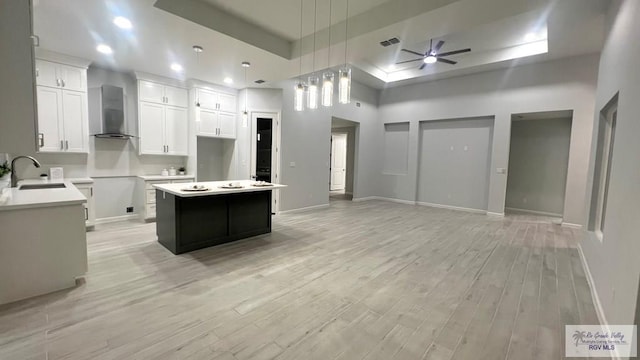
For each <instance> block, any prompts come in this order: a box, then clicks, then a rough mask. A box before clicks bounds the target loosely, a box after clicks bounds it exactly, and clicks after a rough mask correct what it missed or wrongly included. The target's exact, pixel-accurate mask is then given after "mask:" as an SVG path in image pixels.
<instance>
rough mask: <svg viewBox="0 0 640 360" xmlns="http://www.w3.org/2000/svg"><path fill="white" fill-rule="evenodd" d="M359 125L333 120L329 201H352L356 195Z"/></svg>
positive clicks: (343, 120)
mask: <svg viewBox="0 0 640 360" xmlns="http://www.w3.org/2000/svg"><path fill="white" fill-rule="evenodd" d="M358 125H359V124H358V123H357V122H354V121H349V120H345V119H340V118H336V117H332V118H331V146H330V147H329V200H352V199H353V193H354V182H355V181H354V179H355V163H356V148H357V146H356V141H357V134H358V128H359V127H358Z"/></svg>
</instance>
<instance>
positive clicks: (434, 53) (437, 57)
mask: <svg viewBox="0 0 640 360" xmlns="http://www.w3.org/2000/svg"><path fill="white" fill-rule="evenodd" d="M442 45H444V40H440V41H438V43H437V44H436V46H433V39H431V40H429V49H428V50H427V52H425V53H424V54H421V53H419V52H416V51H413V50H407V49H402V51H404V52H408V53H410V54H414V55H418V56H420V58H419V59H413V60H407V61H400V62H398V63H396V64H405V63H410V62H414V61H422V62H423V64H422V65H420V67H419V69H420V70H422V69H424V67H425V66H427V64H433V63H435V62H442V63H445V64H450V65H455V64H457V63H458V62H457V61H453V60H449V59H445V58H443V56H450V55H457V54H462V53H466V52H469V51H471V49H460V50H454V51H448V52H443V53H438V51H440V49H441V48H442Z"/></svg>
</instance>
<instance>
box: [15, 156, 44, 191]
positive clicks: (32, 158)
mask: <svg viewBox="0 0 640 360" xmlns="http://www.w3.org/2000/svg"><path fill="white" fill-rule="evenodd" d="M23 158H24V159H29V160H31V161H32V162H33V165H34V166H35V167H37V168H39V167H40V163H39V162H38V160H36V159H35V158H34V157H32V156H24V155H21V156H16V157H14V158H13V160H11V187H16V186H18V175H16V160H18V159H23Z"/></svg>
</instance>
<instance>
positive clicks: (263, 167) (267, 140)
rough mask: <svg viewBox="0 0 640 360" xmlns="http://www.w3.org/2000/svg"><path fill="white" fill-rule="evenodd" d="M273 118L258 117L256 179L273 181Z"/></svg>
mask: <svg viewBox="0 0 640 360" xmlns="http://www.w3.org/2000/svg"><path fill="white" fill-rule="evenodd" d="M272 129H273V119H270V118H257V119H256V131H257V134H256V180H258V181H267V182H271V181H272V180H271V165H272V164H271V147H272V146H271V144H272V137H271V134H272Z"/></svg>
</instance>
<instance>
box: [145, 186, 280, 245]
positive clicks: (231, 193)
mask: <svg viewBox="0 0 640 360" xmlns="http://www.w3.org/2000/svg"><path fill="white" fill-rule="evenodd" d="M230 184H233V185H235V186H232V187H231V188H228V187H229V185H230ZM258 185H259V183H257V182H255V181H249V180H243V181H212V182H199V183H182V184H157V185H154V187H155V188H156V234H157V236H158V242H159V243H160V244H161V245H162V246H164V247H165V248H167V249H168V250H169V251H171V252H172V253H174V254H182V253H185V252H189V251H193V250H197V249H202V248H205V247H209V246H214V245H218V244H223V243H226V242H230V241H235V240H239V239H244V238H248V237H251V236H256V235H260V234H266V233H269V232H271V196H272V194H271V193H272V190H274V189H281V188H284V187H286V185H280V184H269V185H267V186H258ZM194 186H198V187H200V189H199V191H196V190H198V189H194ZM225 187H227V188H225Z"/></svg>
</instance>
